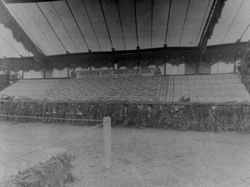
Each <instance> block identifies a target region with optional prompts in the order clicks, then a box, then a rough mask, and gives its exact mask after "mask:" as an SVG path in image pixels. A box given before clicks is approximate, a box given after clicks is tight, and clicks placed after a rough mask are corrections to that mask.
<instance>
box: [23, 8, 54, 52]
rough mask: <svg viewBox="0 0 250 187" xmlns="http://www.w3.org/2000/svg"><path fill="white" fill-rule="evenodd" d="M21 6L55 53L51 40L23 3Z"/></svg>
mask: <svg viewBox="0 0 250 187" xmlns="http://www.w3.org/2000/svg"><path fill="white" fill-rule="evenodd" d="M22 6H23V8H24V10H25V11H26V12H27V14H28V15H29V17H30V18H31V20H32V22H33V23H34V24H35V25H36V27H37V29H38V30H39V31H40V32H41V34H42V35H43V36H44V37H45V38H46V40H47V42H48V44H49V45H50V46H52V48H53V50H54V52H55V53H57V51H56V49H55V47H54V46H53V44H52V43H51V41H50V40H49V39H48V37H47V36H46V34H45V33H44V32H42V30H41V29H40V28H39V26H38V23H37V22H36V21H35V20H34V18H33V16H32V15H31V14H30V13H29V11H28V10H27V8H26V7H25V5H23V4H22Z"/></svg>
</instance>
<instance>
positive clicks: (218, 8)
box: [198, 0, 226, 52]
mask: <svg viewBox="0 0 250 187" xmlns="http://www.w3.org/2000/svg"><path fill="white" fill-rule="evenodd" d="M225 2H226V0H214V1H213V4H212V7H211V9H210V12H209V16H208V18H207V21H206V24H205V26H204V29H203V32H202V34H201V38H200V42H199V45H198V47H199V48H200V49H201V51H202V52H204V51H205V50H206V46H207V41H208V39H209V38H210V37H211V36H212V34H213V31H214V27H215V25H216V23H218V20H219V18H220V16H221V12H222V9H223V7H224V4H225Z"/></svg>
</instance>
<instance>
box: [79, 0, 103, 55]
mask: <svg viewBox="0 0 250 187" xmlns="http://www.w3.org/2000/svg"><path fill="white" fill-rule="evenodd" d="M82 3H83V7H84V9H85V12H86V14H87V17H88V20H89V23H90V25H91V28H92V30H93V33H94V35H95V38H96V41H97V43H98V46H99V49H100V50H102V46H101V44H100V41H99V39H98V37H97V34H96V32H95V29H94V26H93V23H92V21H91V18H90V16H89V11H88V9H87V7H86V4H85V2H84V0H82ZM89 50H91V49H89Z"/></svg>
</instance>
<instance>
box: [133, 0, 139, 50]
mask: <svg viewBox="0 0 250 187" xmlns="http://www.w3.org/2000/svg"><path fill="white" fill-rule="evenodd" d="M134 11H135V34H136V44H137V46H136V47H137V48H138V47H139V42H138V28H137V11H136V0H134Z"/></svg>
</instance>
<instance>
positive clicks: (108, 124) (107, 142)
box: [103, 117, 111, 168]
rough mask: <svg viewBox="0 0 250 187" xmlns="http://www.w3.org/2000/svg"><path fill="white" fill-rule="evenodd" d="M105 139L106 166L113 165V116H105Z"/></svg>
mask: <svg viewBox="0 0 250 187" xmlns="http://www.w3.org/2000/svg"><path fill="white" fill-rule="evenodd" d="M103 139H104V152H105V164H104V165H105V168H110V167H111V118H110V117H104V118H103Z"/></svg>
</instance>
